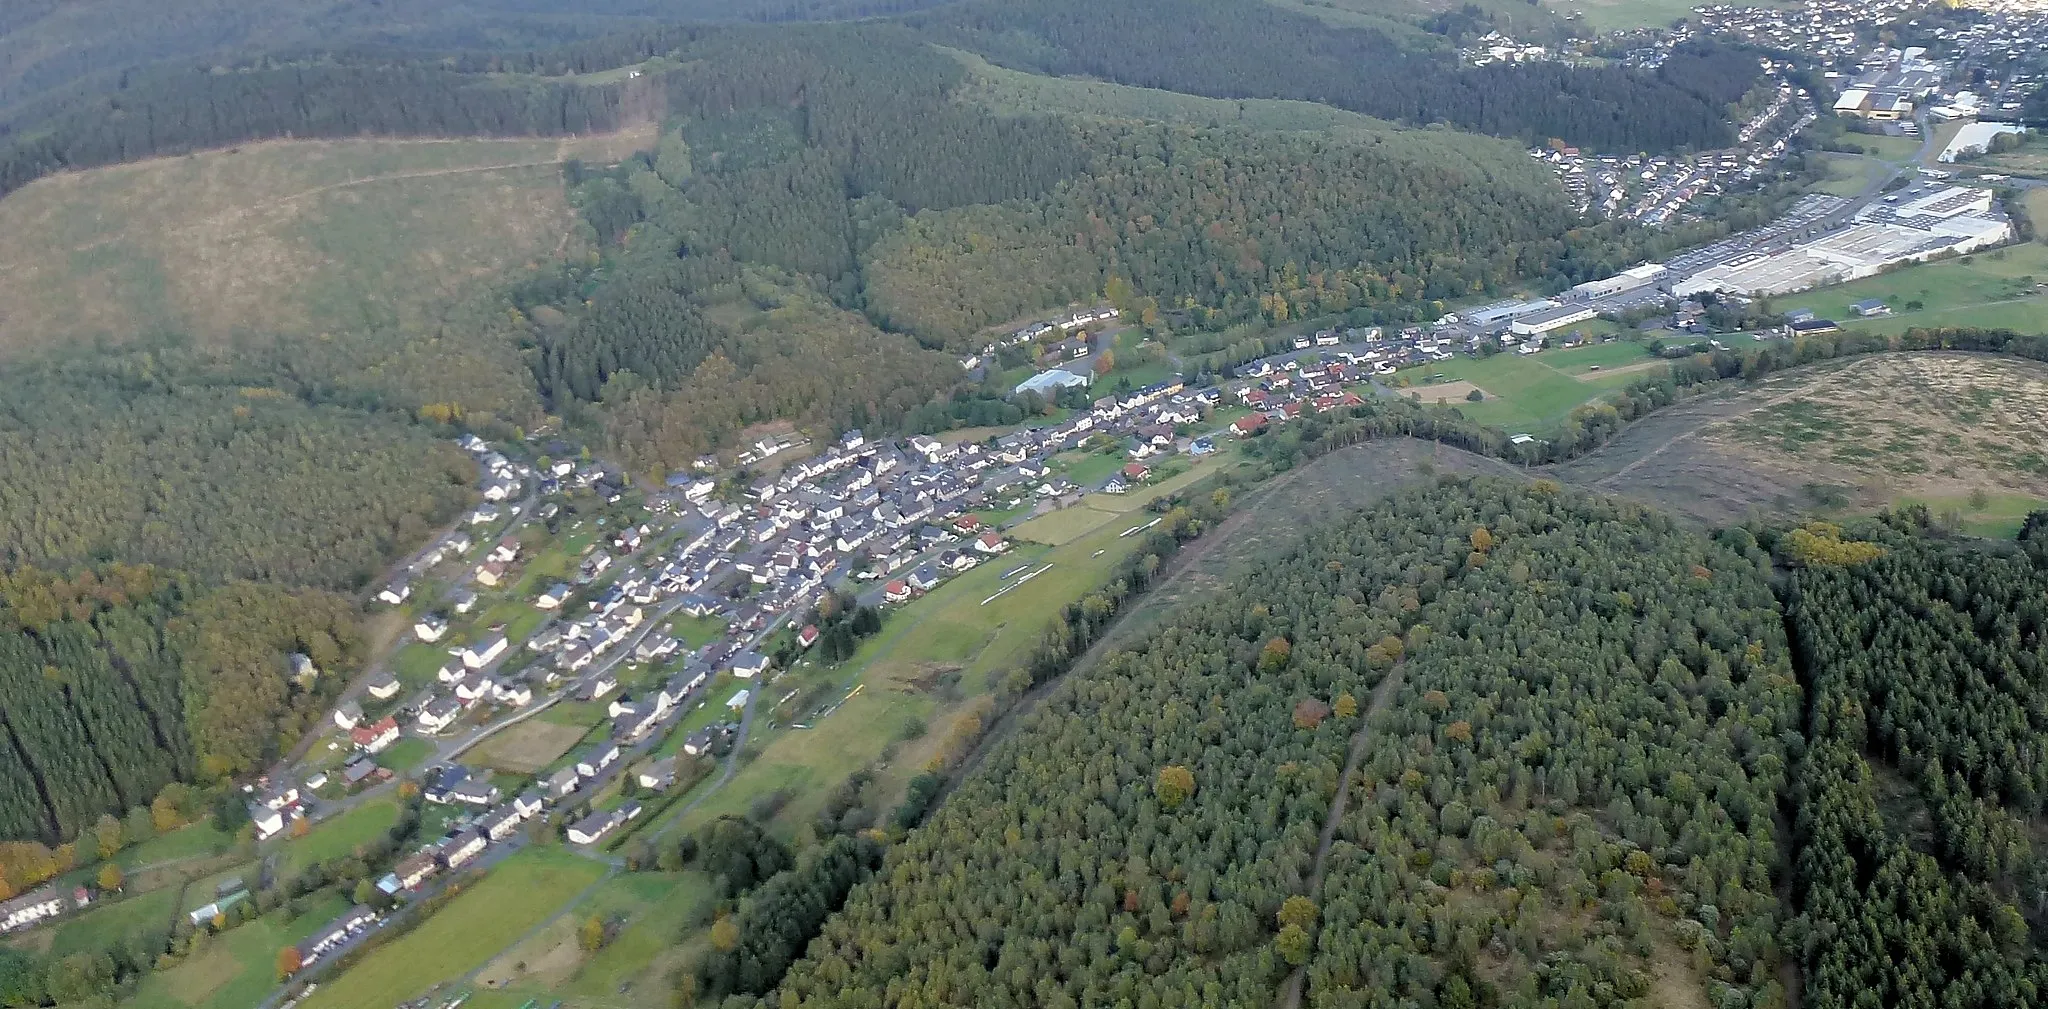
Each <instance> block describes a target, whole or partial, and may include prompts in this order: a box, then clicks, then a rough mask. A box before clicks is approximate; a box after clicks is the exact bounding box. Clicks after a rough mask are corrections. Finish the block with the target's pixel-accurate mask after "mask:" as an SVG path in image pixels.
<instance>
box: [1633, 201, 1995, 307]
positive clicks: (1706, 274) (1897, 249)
mask: <svg viewBox="0 0 2048 1009" xmlns="http://www.w3.org/2000/svg"><path fill="white" fill-rule="evenodd" d="M1893 199H1900V200H1903V201H1904V202H1900V203H1896V204H1895V203H1891V202H1882V203H1873V204H1871V205H1870V206H1868V207H1865V208H1863V210H1861V211H1859V212H1858V213H1857V215H1856V218H1855V220H1853V221H1851V222H1849V224H1847V225H1846V226H1844V227H1841V228H1837V229H1835V230H1833V231H1830V232H1828V233H1826V234H1824V235H1820V236H1818V237H1815V238H1812V239H1809V240H1807V241H1804V242H1801V243H1799V244H1797V245H1794V246H1792V247H1790V248H1787V249H1784V250H1783V251H1779V252H1757V253H1753V254H1750V255H1747V256H1743V257H1740V258H1737V259H1732V260H1729V261H1728V262H1726V263H1722V264H1720V265H1718V266H1714V267H1712V268H1709V269H1706V270H1702V271H1701V272H1699V273H1696V274H1694V275H1692V276H1691V277H1688V278H1686V279H1685V280H1683V281H1681V282H1679V283H1678V284H1676V285H1674V286H1673V287H1672V293H1673V294H1676V295H1678V296H1679V297H1686V296H1689V295H1693V294H1698V293H1700V292H1702V291H1725V292H1729V293H1733V294H1747V295H1771V294H1788V293H1790V292H1793V291H1804V290H1806V289H1808V288H1812V287H1820V286H1823V285H1827V284H1839V283H1843V282H1845V281H1850V280H1857V279H1859V278H1862V277H1869V276H1873V275H1875V274H1876V273H1877V272H1878V271H1880V270H1882V269H1884V268H1885V267H1887V266H1891V265H1893V264H1895V263H1910V262H1918V261H1921V260H1925V259H1927V258H1929V257H1932V256H1935V255H1939V254H1941V253H1953V254H1958V255H1960V254H1962V253H1967V252H1974V251H1976V250H1978V249H1982V248H1986V247H1989V246H1993V245H1997V244H1999V243H2000V242H2004V241H2006V240H2007V239H2010V238H2011V237H2012V225H2011V223H2010V222H2008V221H2007V220H2006V219H2005V217H2004V216H2003V215H2002V214H2000V213H1999V212H1998V211H1997V210H1995V209H1993V207H1992V197H1991V191H1990V190H1987V189H1971V188H1965V187H1962V186H1933V187H1929V188H1928V189H1925V190H1922V191H1919V192H1915V193H1906V194H1899V195H1897V196H1893V197H1888V198H1887V201H1889V200H1893Z"/></svg>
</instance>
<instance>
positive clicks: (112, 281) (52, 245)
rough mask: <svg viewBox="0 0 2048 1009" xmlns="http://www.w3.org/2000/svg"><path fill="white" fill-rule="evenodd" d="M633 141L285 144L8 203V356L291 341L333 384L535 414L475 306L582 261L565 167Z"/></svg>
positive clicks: (4, 227)
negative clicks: (529, 277) (491, 294)
mask: <svg viewBox="0 0 2048 1009" xmlns="http://www.w3.org/2000/svg"><path fill="white" fill-rule="evenodd" d="M642 139H643V138H641V137H639V136H637V135H626V134H622V135H619V136H616V137H600V138H591V139H585V140H563V141H556V140H340V141H283V142H273V143H262V144H251V145H247V146H243V147H238V148H233V149H229V150H223V151H210V152H205V153H200V154H194V155H191V156H187V157H179V158H161V159H156V160H151V161H144V162H139V163H135V164H129V165H121V166H116V167H111V168H104V169H96V170H93V171H87V172H76V173H67V174H63V175H57V176H52V177H50V178H46V179H43V180H41V181H38V182H36V183H34V184H32V185H29V186H27V187H24V188H23V189H21V190H19V191H17V192H15V193H12V194H10V195H9V196H8V197H7V198H6V199H5V200H0V355H19V354H25V353H34V352H37V351H41V350H45V349H49V348H55V347H62V346H66V345H74V344H78V343H90V342H95V341H106V342H111V343H126V342H130V341H133V340H136V339H138V338H146V337H152V336H157V335H161V334H176V335H178V336H180V337H185V338H189V339H191V340H193V341H194V342H196V343H198V344H200V345H202V346H208V347H214V348H219V349H222V350H226V349H228V348H231V347H238V346H256V347H263V346H269V345H270V344H271V343H272V342H273V341H276V340H291V341H294V342H295V343H297V344H304V345H305V346H307V347H308V348H309V349H308V351H307V352H306V353H305V354H304V355H303V357H302V362H303V363H304V364H305V365H306V366H307V368H308V369H309V370H321V371H332V372H334V373H335V376H336V377H337V378H338V379H352V380H354V381H358V382H371V383H376V384H381V385H384V386H387V387H388V386H391V385H394V384H396V385H399V386H401V387H403V388H404V389H405V391H408V392H411V393H412V394H413V395H415V396H417V397H419V398H420V399H421V400H422V401H438V400H440V399H444V398H445V399H448V400H451V401H460V402H470V403H474V404H477V405H479V406H484V407H494V408H499V409H502V408H503V407H504V406H505V405H508V404H515V403H524V402H525V401H526V399H527V398H528V397H530V393H529V392H527V390H526V388H525V384H526V383H525V382H524V380H523V375H522V372H523V367H522V366H521V365H520V363H519V361H518V358H517V355H516V352H515V350H514V348H513V347H512V345H511V344H510V343H509V342H508V341H506V340H504V339H502V338H500V337H499V336H498V335H496V334H495V333H493V332H492V329H491V326H492V321H493V320H491V319H490V318H488V317H487V315H486V314H485V313H483V310H482V306H479V305H476V304H475V300H476V298H477V296H478V295H479V294H480V293H482V292H484V291H487V290H488V289H490V288H491V287H492V286H493V285H496V284H499V283H502V282H503V281H504V280H505V279H507V277H508V275H509V272H510V271H513V270H520V269H524V268H527V267H528V266H530V265H535V264H538V263H540V262H543V261H545V260H547V259H549V258H551V257H555V256H558V255H562V254H565V253H568V252H571V251H579V252H580V251H581V249H580V247H577V246H576V245H575V242H574V241H573V240H572V239H571V238H569V237H568V236H571V235H573V234H574V233H575V224H576V220H575V217H574V214H573V211H572V210H571V209H570V207H569V206H568V204H567V201H566V199H565V198H564V194H563V188H562V184H561V174H560V167H559V166H560V164H561V163H562V162H563V161H565V160H568V159H570V158H585V159H588V160H592V161H603V160H607V159H612V158H616V157H618V156H621V155H622V154H624V153H629V152H630V151H631V150H633V149H634V147H635V146H636V145H637V144H638V143H639V142H640V141H641V140H642ZM358 370H360V371H364V372H375V373H376V374H373V375H365V374H355V372H356V371H358ZM442 394H447V395H442Z"/></svg>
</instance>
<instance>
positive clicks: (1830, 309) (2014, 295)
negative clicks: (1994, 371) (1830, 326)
mask: <svg viewBox="0 0 2048 1009" xmlns="http://www.w3.org/2000/svg"><path fill="white" fill-rule="evenodd" d="M2044 285H2048V245H2041V244H2039V243H2027V244H2023V245H2013V246H2007V247H2005V248H2001V249H1994V250H1992V251H1990V252H1980V253H1977V254H1975V255H1971V256H1963V257H1960V258H1957V259H1948V260H1943V261H1941V262H1937V263H1922V264H1919V265H1916V266H1909V267H1906V268H1904V269H1899V270H1894V271H1892V272H1890V273H1885V274H1879V275H1878V276H1875V277H1868V278H1865V279H1863V280H1858V281H1854V282H1851V283H1847V284H1841V285H1837V286H1834V287H1826V288H1821V289H1819V290H1815V291H1807V292H1804V293H1801V294H1794V295H1788V296H1786V297H1783V298H1777V299H1773V300H1772V303H1771V304H1772V307H1773V308H1775V309H1777V310H1779V311H1790V310H1793V309H1799V308H1805V309H1811V310H1812V311H1813V312H1814V313H1816V314H1818V315H1819V316H1821V317H1822V318H1825V319H1833V320H1835V321H1836V322H1838V323H1840V324H1841V325H1842V327H1843V328H1845V329H1855V330H1867V331H1869V332H1873V333H1900V332H1904V331H1906V330H1908V329H1912V328H1914V327H1936V326H1982V327H1987V328H1994V329H1996V328H2005V329H2012V330H2015V331H2018V332H2024V333H2042V332H2048V286H2044ZM1868 298H1878V299H1881V300H1883V301H1884V302H1885V303H1886V304H1887V305H1889V306H1891V310H1892V314H1891V315H1888V316H1882V317H1878V318H1874V319H1859V318H1857V317H1856V316H1855V315H1854V314H1852V313H1851V312H1850V311H1849V306H1850V305H1852V304H1854V303H1856V302H1858V301H1863V300H1865V299H1868Z"/></svg>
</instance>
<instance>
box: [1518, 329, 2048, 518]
mask: <svg viewBox="0 0 2048 1009" xmlns="http://www.w3.org/2000/svg"><path fill="white" fill-rule="evenodd" d="M1550 472H1551V474H1552V475H1554V476H1556V477H1557V478H1559V479H1562V480H1566V481H1569V482H1572V483H1578V484H1581V485H1584V486H1588V487H1590V488H1592V489H1595V490H1601V491H1606V492H1609V493H1620V494H1624V495H1629V496H1633V497H1638V498H1643V499H1646V500H1648V501H1650V502H1652V503H1655V504H1658V505H1660V506H1662V507H1665V508H1668V509H1670V510H1672V511H1674V512H1676V513H1679V514H1683V515H1690V516H1692V517H1694V518H1696V519H1699V520H1700V521H1702V522H1705V523H1708V524H1711V525H1720V524H1726V523H1729V522H1735V521H1741V520H1743V519H1744V518H1747V517H1749V516H1751V515H1756V514H1764V515H1778V516H1789V515H1795V514H1810V513H1823V514H1845V513H1850V512H1857V511H1864V512H1867V511H1871V510H1874V509H1878V508H1883V507H1888V506H1892V505H1896V504H1901V503H1908V502H1915V501H1917V502H1921V503H1927V504H1929V505H1930V507H1931V508H1933V509H1934V510H1935V511H1937V512H1938V513H1939V512H1942V511H1952V512H1955V513H1956V514H1957V516H1958V517H1959V519H1960V521H1961V525H1962V526H1963V527H1964V528H1965V529H1968V530H1971V531H1975V532H1980V533H1983V534H1990V533H1994V532H1999V531H2003V530H2004V529H2005V528H2006V527H2007V526H2009V525H2011V524H2012V523H2013V522H2014V521H2015V520H2016V518H2017V516H2018V515H2019V514H2022V513H2023V512H2024V511H2025V510H2026V502H2031V501H2037V500H2048V365H2042V364H2039V363H2036V362H2032V361H2023V360H2018V359H2014V358H2004V357H1991V356H1981V355H1971V354H1946V353H1909V354H1884V355H1876V356H1867V357H1856V358H1850V359H1848V360H1843V361H1834V362H1828V363H1825V364H1820V365H1815V366H1812V367H1807V368H1800V369H1796V370H1794V371H1790V372H1785V373H1781V374H1777V375H1773V376H1771V377H1770V378H1768V379H1765V380H1764V381H1763V382H1761V383H1758V384H1757V385H1756V386H1754V387H1751V388H1747V389H1737V388H1727V389H1722V390H1719V391H1716V392H1713V393H1710V394H1708V395H1706V396H1703V397H1701V398H1699V399H1694V400H1688V401H1686V402H1684V403H1680V404H1678V405H1676V406H1673V407H1670V408H1667V409H1665V410H1660V411H1658V412H1657V413H1655V414H1652V415H1651V416H1649V417H1647V418H1645V419H1644V420H1642V421H1639V422H1638V423H1636V424H1633V425H1631V426H1630V427H1629V428H1628V429H1627V430H1625V431H1623V432H1622V434H1621V435H1620V436H1618V437H1616V438H1615V439H1614V441H1612V442H1610V443H1609V444H1608V445H1607V446H1605V447H1604V448H1602V449H1600V450H1599V451H1596V452H1593V453H1591V454H1589V455H1587V456H1585V457H1583V458H1580V459H1576V460H1573V461H1571V462H1569V463H1564V464H1561V465H1559V466H1555V467H1551V468H1550ZM1973 499H1975V500H1976V501H1979V502H1981V506H1977V505H1973V504H1972V503H1971V502H1972V500H1973Z"/></svg>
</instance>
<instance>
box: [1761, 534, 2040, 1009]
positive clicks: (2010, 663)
mask: <svg viewBox="0 0 2048 1009" xmlns="http://www.w3.org/2000/svg"><path fill="white" fill-rule="evenodd" d="M1929 525H1930V523H1929V521H1928V515H1927V513H1926V510H1925V509H1924V508H1915V509H1910V510H1908V511H1906V512H1903V513H1901V514H1898V515H1894V516H1888V517H1887V521H1886V522H1884V523H1868V524H1867V526H1866V527H1865V528H1861V529H1853V530H1850V531H1848V532H1847V533H1846V534H1844V533H1843V532H1842V531H1839V530H1828V529H1824V530H1820V532H1819V535H1821V536H1822V537H1823V538H1832V539H1834V540H1836V541H1837V542H1841V543H1847V544H1853V545H1855V546H1857V547H1859V548H1860V550H1859V552H1858V553H1857V554H1856V556H1859V557H1861V558H1863V559H1862V560H1861V562H1860V563H1854V564H1848V565H1843V564H1827V563H1819V564H1813V563H1807V564H1803V565H1802V566H1801V567H1800V569H1799V570H1798V572H1797V576H1796V578H1795V579H1794V581H1793V585H1792V589H1791V591H1790V593H1789V594H1788V605H1787V613H1788V616H1789V619H1790V626H1791V628H1792V632H1793V636H1794V639H1795V643H1796V646H1797V648H1798V650H1799V652H1800V656H1801V664H1802V665H1803V666H1804V667H1805V670H1806V672H1807V675H1808V678H1809V687H1808V691H1809V693H1808V697H1807V700H1806V703H1807V707H1808V711H1809V714H1808V717H1807V723H1808V726H1809V730H1808V739H1807V746H1806V752H1805V755H1804V757H1803V759H1801V760H1800V761H1799V763H1798V767H1797V769H1796V771H1795V774H1794V782H1795V796H1796V797H1797V800H1798V810H1799V815H1798V822H1797V825H1796V830H1797V834H1798V837H1797V841H1798V860H1797V871H1796V873H1795V877H1794V878H1795V881H1796V883H1797V885H1798V887H1799V900H1800V902H1801V906H1802V912H1801V916H1800V919H1799V922H1798V925H1799V928H1798V930H1797V931H1796V932H1795V933H1794V934H1795V937H1796V939H1797V941H1798V948H1797V949H1796V950H1794V952H1796V953H1798V954H1799V955H1800V957H1801V959H1802V963H1803V966H1804V977H1805V995H1806V1000H1807V1004H1809V1005H1816V1006H1824V1007H1833V1006H1865V1005H1883V1006H1888V1007H1890V1006H1897V1007H1905V1009H1914V1007H1923V1006H1926V1007H1932V1006H1985V1007H1990V1006H2016V1005H2038V1004H2040V1003H2041V1001H2042V1000H2043V999H2044V998H2048V957H2044V955H2043V944H2042V936H2043V935H2044V934H2048V907H2044V906H2043V903H2042V894H2043V893H2044V892H2048V860H2044V859H2043V857H2042V854H2041V852H2040V850H2039V848H2038V844H2039V842H2040V840H2041V838H2040V828H2039V824H2040V817H2041V813H2042V804H2043V802H2044V801H2048V766H2044V758H2048V754H2041V753H2035V752H2034V750H2035V748H2036V747H2038V746H2039V745H2040V744H2041V740H2042V739H2043V738H2044V734H2048V671H2044V666H2043V662H2044V658H2048V640H2044V634H2048V571H2044V570H2043V569H2042V567H2041V566H2040V564H2039V562H2040V561H2041V560H2042V559H2043V556H2044V555H2043V553H2042V551H2041V550H2039V549H2038V547H2039V545H2040V541H2041V539H2042V537H2043V534H2044V532H2048V528H2044V527H2048V515H2044V514H2040V513H2037V514H2036V515H2035V516H2034V517H2032V518H2030V519H2029V521H2028V523H2027V531H2026V533H2025V537H2024V538H2025V539H2026V540H2027V541H2028V542H2027V543H2026V547H2027V548H2028V549H2027V553H2028V554H2030V555H2031V560H2030V558H2029V556H2025V555H2022V556H2011V555H2006V556H1997V555H1990V554H1988V553H1987V551H1985V550H1984V549H1982V548H1981V547H1978V546H1976V545H1970V544H1959V543H1955V542H1950V541H1945V540H1942V539H1939V538H1936V537H1934V536H1932V535H1931V534H1930V533H1929V531H1928V529H1929ZM1798 532H1800V530H1794V531H1793V532H1792V533H1789V534H1787V537H1786V538H1787V539H1788V540H1789V539H1790V538H1791V536H1793V535H1796V534H1797V533H1798ZM1796 547H1797V544H1795V543H1783V544H1781V550H1783V551H1785V552H1787V553H1788V554H1789V555H1790V558H1791V560H1792V561H1793V563H1800V556H1801V555H1800V553H1799V551H1798V550H1797V549H1796Z"/></svg>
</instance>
